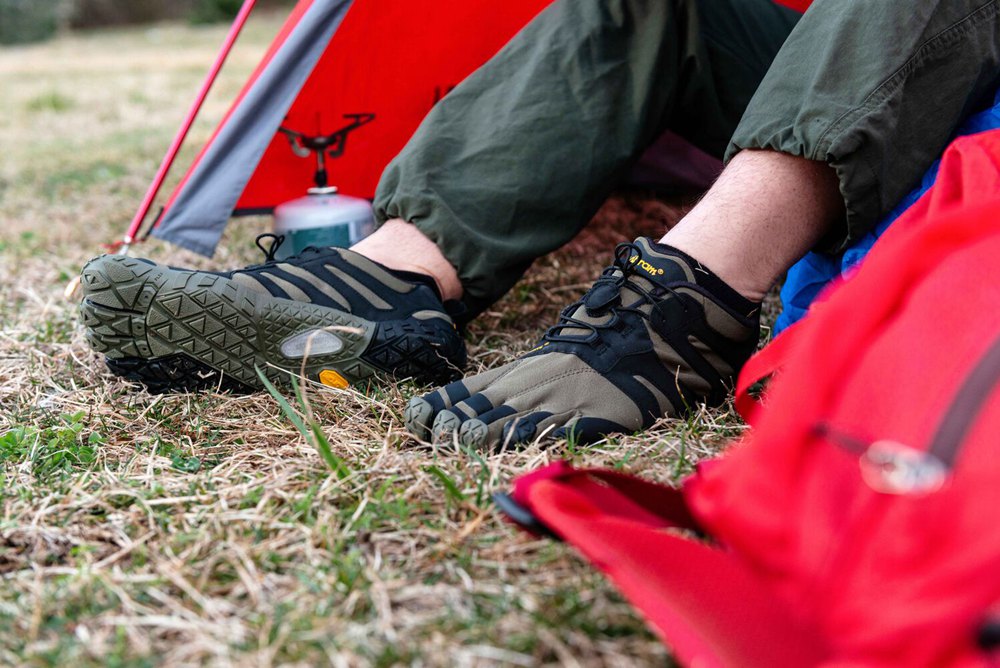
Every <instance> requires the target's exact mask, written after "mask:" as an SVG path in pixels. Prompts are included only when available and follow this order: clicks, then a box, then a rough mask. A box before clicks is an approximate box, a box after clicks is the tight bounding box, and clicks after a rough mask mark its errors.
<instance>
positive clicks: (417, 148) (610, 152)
mask: <svg viewBox="0 0 1000 668" xmlns="http://www.w3.org/2000/svg"><path fill="white" fill-rule="evenodd" d="M797 19H798V14H796V13H795V12H792V11H790V10H787V9H784V8H781V7H778V6H776V5H774V4H773V3H772V2H771V0H557V1H556V2H555V3H554V4H553V5H552V6H550V7H549V8H548V9H547V10H545V11H544V12H543V13H542V14H540V15H539V16H538V17H537V18H536V19H535V20H534V21H532V22H531V23H530V24H529V25H528V26H526V27H525V28H524V29H523V30H522V31H521V32H520V33H519V34H518V35H517V36H516V37H515V38H514V39H513V40H512V41H511V42H510V43H509V44H508V45H507V46H506V47H505V48H504V49H503V50H502V51H501V52H500V53H499V54H498V55H497V56H496V57H494V58H493V59H491V60H490V61H489V62H488V63H487V64H485V65H484V66H483V67H482V68H480V69H479V70H477V71H476V72H475V73H474V74H473V75H472V76H470V77H469V78H468V79H467V80H466V81H464V82H463V83H462V84H461V85H460V86H458V87H457V88H456V89H455V90H453V91H452V92H451V93H450V94H449V95H448V96H446V97H445V98H444V100H442V101H441V102H440V103H439V104H438V105H437V106H436V107H435V108H434V109H433V110H432V111H431V113H430V114H429V115H428V116H427V118H426V119H425V120H424V122H423V124H422V125H421V126H420V128H419V129H418V131H417V132H416V134H415V135H414V137H413V138H412V139H411V140H410V142H409V143H408V144H407V146H406V147H405V148H404V149H403V151H402V152H401V153H400V154H399V156H397V158H396V159H395V160H393V161H392V163H390V164H389V166H388V167H387V168H386V170H385V173H384V174H383V176H382V179H381V182H380V184H379V188H378V192H377V194H376V199H375V208H376V212H377V216H378V218H379V220H381V221H384V220H386V219H390V218H402V219H405V220H408V221H410V222H412V223H414V224H415V225H416V226H417V227H418V228H419V229H420V230H421V231H422V232H424V233H425V234H426V235H427V236H428V237H430V238H431V239H432V240H433V241H435V242H436V243H437V245H438V247H439V248H440V249H441V250H442V252H443V253H444V255H445V256H446V257H447V258H448V259H449V261H450V262H451V263H452V264H453V265H454V266H455V267H456V269H457V270H458V273H459V277H460V279H461V281H462V284H463V287H464V289H465V293H466V301H467V303H468V305H469V306H470V309H471V310H472V311H473V312H476V311H479V310H481V309H482V308H484V307H485V306H486V305H488V304H490V303H492V302H493V301H495V300H496V299H498V298H499V297H500V296H501V295H503V294H504V293H505V292H506V291H507V290H508V289H509V288H510V287H511V286H512V285H513V284H514V283H515V282H516V281H517V279H518V278H519V277H520V276H521V274H522V273H523V272H524V270H525V269H526V268H527V267H528V266H529V265H530V264H531V262H532V261H533V260H534V259H535V258H537V257H539V256H541V255H544V254H545V253H548V252H550V251H552V250H553V249H555V248H558V247H559V246H561V245H562V244H564V243H566V242H567V241H568V240H569V239H571V238H572V237H573V236H574V235H575V234H576V233H577V232H578V231H579V230H580V228H581V227H582V226H583V225H584V224H585V223H586V222H587V221H588V220H589V218H590V217H591V216H592V215H593V213H594V212H595V211H596V210H597V208H598V207H599V206H600V204H601V202H602V201H603V200H604V198H605V197H606V196H607V194H608V192H609V191H610V189H611V188H613V187H614V185H615V183H616V182H617V180H618V178H619V177H620V176H621V175H623V174H624V172H625V171H626V169H627V167H628V166H629V165H630V164H631V163H632V162H633V161H634V160H635V159H636V158H637V156H638V155H639V154H640V153H641V152H642V150H643V149H644V148H645V147H647V146H648V145H649V144H650V143H651V142H652V141H653V140H654V139H655V138H656V137H657V136H658V135H659V134H660V133H662V132H663V131H664V130H665V129H668V128H670V129H674V130H675V131H676V132H678V134H681V135H682V136H685V137H686V138H687V139H689V140H690V141H692V142H693V143H694V144H695V145H697V146H700V147H701V148H703V149H705V150H707V151H709V152H712V153H715V154H717V155H719V156H720V157H721V155H722V153H723V152H724V151H725V148H726V146H727V145H728V142H729V139H730V137H731V135H732V132H733V130H734V129H735V127H736V124H737V123H738V122H739V119H740V117H741V116H742V114H743V111H744V109H745V107H746V105H747V103H748V102H749V100H750V98H751V96H752V95H753V92H754V90H755V89H756V88H757V85H758V84H759V82H760V80H761V79H762V78H763V76H764V74H765V73H766V71H767V68H768V66H769V64H770V62H771V60H772V59H773V58H774V55H775V54H776V53H777V52H778V49H779V48H780V46H781V44H782V43H783V41H784V40H785V38H786V37H787V35H788V34H789V32H790V31H791V29H792V27H793V26H794V24H795V22H796V21H797Z"/></svg>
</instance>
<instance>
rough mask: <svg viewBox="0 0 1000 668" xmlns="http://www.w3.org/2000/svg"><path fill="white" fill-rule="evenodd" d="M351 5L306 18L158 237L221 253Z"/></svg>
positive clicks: (321, 8) (318, 7)
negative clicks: (234, 215) (273, 143)
mask: <svg viewBox="0 0 1000 668" xmlns="http://www.w3.org/2000/svg"><path fill="white" fill-rule="evenodd" d="M350 5H351V2H350V0H333V1H331V2H316V3H313V4H312V5H311V6H309V8H308V10H307V11H306V12H305V13H304V14H302V18H301V20H300V21H299V22H298V23H297V24H296V25H295V28H294V30H292V31H291V33H290V34H289V35H288V37H287V39H286V40H285V41H284V43H283V44H282V45H281V48H280V49H279V50H278V51H277V52H276V53H275V54H274V56H273V58H272V60H271V61H270V63H269V66H268V67H267V68H266V69H265V70H264V71H263V72H262V73H261V74H260V75H259V76H258V77H256V78H255V79H254V80H253V82H252V83H251V85H250V87H249V88H248V89H247V90H246V91H245V92H244V93H243V94H242V95H241V96H240V100H239V105H238V107H236V109H235V111H234V113H232V114H231V115H230V117H229V119H228V121H227V122H226V123H225V124H224V125H222V126H221V127H220V129H219V131H218V133H217V134H216V136H215V138H214V140H213V141H212V142H211V144H209V146H208V147H207V148H206V150H205V151H204V152H203V153H202V156H201V159H200V160H199V161H198V162H197V163H196V164H195V166H194V167H193V169H192V170H191V173H190V176H189V178H187V179H185V183H186V184H187V185H188V186H189V187H187V188H183V189H181V190H180V191H179V192H178V194H177V195H176V196H175V197H174V198H172V204H171V206H170V207H169V209H168V212H167V213H166V214H165V216H164V218H163V219H162V221H161V223H160V225H159V226H158V227H157V229H156V230H155V231H154V232H153V234H154V235H155V236H157V237H159V238H161V239H163V240H165V241H170V242H172V243H175V244H177V245H178V246H181V247H184V248H188V249H189V250H193V251H195V252H197V253H201V254H203V255H212V254H213V253H214V252H215V247H216V245H217V244H218V241H219V238H221V236H222V231H223V229H225V226H226V221H227V220H228V219H229V216H230V213H231V212H232V211H233V209H234V207H235V206H236V204H237V201H238V200H239V198H240V194H241V193H242V192H243V190H244V188H245V187H246V185H247V181H248V179H249V178H250V177H251V175H252V173H253V172H252V169H253V166H254V165H257V164H258V163H259V162H260V159H261V156H262V155H263V153H264V150H265V149H266V148H267V144H266V143H265V138H269V137H272V136H273V135H274V134H275V132H276V131H277V128H278V126H279V125H281V122H282V119H283V118H284V117H285V114H286V112H287V111H288V109H289V107H290V106H291V105H292V103H293V102H294V101H295V99H296V96H297V95H298V94H299V91H300V90H301V88H302V86H303V84H304V83H305V81H306V79H307V78H308V76H309V73H310V72H311V70H312V68H313V66H314V65H315V63H316V62H317V61H318V60H319V58H320V57H321V56H322V55H323V52H324V50H325V48H326V45H327V43H328V42H329V41H330V39H331V38H332V37H333V34H334V33H335V32H336V30H337V26H339V25H340V22H341V21H342V20H343V18H344V15H345V14H346V13H347V10H348V8H349V7H350ZM289 152H291V151H289ZM301 194H305V193H304V192H303V193H301ZM290 199H291V198H290Z"/></svg>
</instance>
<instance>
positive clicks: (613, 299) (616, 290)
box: [583, 281, 622, 316]
mask: <svg viewBox="0 0 1000 668" xmlns="http://www.w3.org/2000/svg"><path fill="white" fill-rule="evenodd" d="M621 301H622V295H621V286H620V285H618V283H617V281H616V282H602V283H598V284H597V285H596V286H594V288H593V289H591V291H590V292H588V293H587V294H586V295H584V297H583V305H584V306H585V307H586V308H587V315H590V316H598V315H604V314H605V313H607V312H608V311H610V310H611V309H612V308H614V307H617V306H619V305H620V304H621Z"/></svg>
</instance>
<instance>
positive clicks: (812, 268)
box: [774, 90, 1000, 335]
mask: <svg viewBox="0 0 1000 668" xmlns="http://www.w3.org/2000/svg"><path fill="white" fill-rule="evenodd" d="M997 128H1000V90H998V91H997V93H996V96H995V97H994V100H993V102H992V106H990V107H989V108H987V109H986V110H984V111H981V112H979V113H977V114H974V115H972V116H971V117H969V119H968V120H966V121H965V123H963V124H962V126H961V127H960V128H959V129H958V131H957V132H956V133H955V136H956V138H957V137H964V136H969V135H973V134H977V133H980V132H986V131H988V130H994V129H997ZM940 166H941V161H940V160H937V161H935V162H934V163H933V164H932V165H931V166H930V168H929V169H928V170H927V173H926V174H925V175H924V177H923V179H922V180H921V182H920V185H918V186H917V187H916V188H914V189H913V191H911V192H910V194H908V195H907V196H906V197H904V198H903V200H902V201H900V202H899V203H898V204H897V205H896V207H895V208H894V209H893V210H892V211H891V212H889V214H888V215H887V216H886V217H885V218H884V219H883V220H881V221H880V222H879V223H878V224H876V225H875V227H874V228H873V229H872V230H871V231H870V232H869V233H868V234H866V235H865V236H864V237H862V238H860V239H858V240H857V241H856V242H855V243H854V244H852V245H851V246H850V248H847V249H846V250H845V251H844V252H843V253H841V254H839V255H828V254H825V253H815V252H813V253H808V254H807V255H806V256H805V257H803V258H802V259H801V260H799V261H798V262H797V263H795V264H794V265H793V266H792V267H791V269H789V270H788V275H787V277H786V278H785V283H784V285H783V286H782V289H781V303H782V312H781V314H780V315H779V316H778V320H777V322H776V323H775V328H774V329H775V331H774V333H775V335H777V334H780V333H781V332H783V331H784V330H786V329H788V328H789V327H790V326H791V325H793V324H794V323H796V322H798V321H799V320H801V319H802V317H803V316H804V315H805V314H806V312H807V311H808V310H809V306H810V305H811V304H812V303H813V301H815V300H816V298H817V297H818V296H819V294H820V293H821V292H822V291H823V289H824V288H825V287H826V286H827V285H829V284H830V283H831V282H832V281H833V280H834V279H836V278H838V277H840V276H843V275H846V274H848V273H849V272H850V271H851V270H852V269H854V268H856V267H857V266H858V265H859V264H860V263H861V261H862V260H863V259H864V258H865V256H867V254H868V252H869V251H870V250H871V249H872V247H873V246H874V245H875V242H876V241H878V239H879V238H880V237H881V236H882V235H883V234H884V233H885V232H886V230H888V229H889V226H890V225H892V224H893V223H894V222H896V220H897V219H898V218H899V217H900V216H902V215H903V214H904V213H905V212H906V211H907V210H909V209H910V208H911V207H912V206H913V205H914V204H916V203H917V200H919V199H920V198H921V197H923V196H924V194H925V193H926V192H927V191H928V190H930V189H931V187H933V185H934V183H935V182H936V181H937V177H938V170H939V169H940Z"/></svg>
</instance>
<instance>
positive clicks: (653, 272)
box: [628, 255, 663, 276]
mask: <svg viewBox="0 0 1000 668" xmlns="http://www.w3.org/2000/svg"><path fill="white" fill-rule="evenodd" d="M628 261H629V264H635V265H637V266H638V267H639V268H640V269H642V270H643V271H644V272H646V273H647V274H649V275H650V276H663V269H660V268H659V267H654V266H653V265H651V264H650V263H648V262H646V261H645V260H641V259H639V256H638V255H633V256H632V257H630V258H629V259H628Z"/></svg>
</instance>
